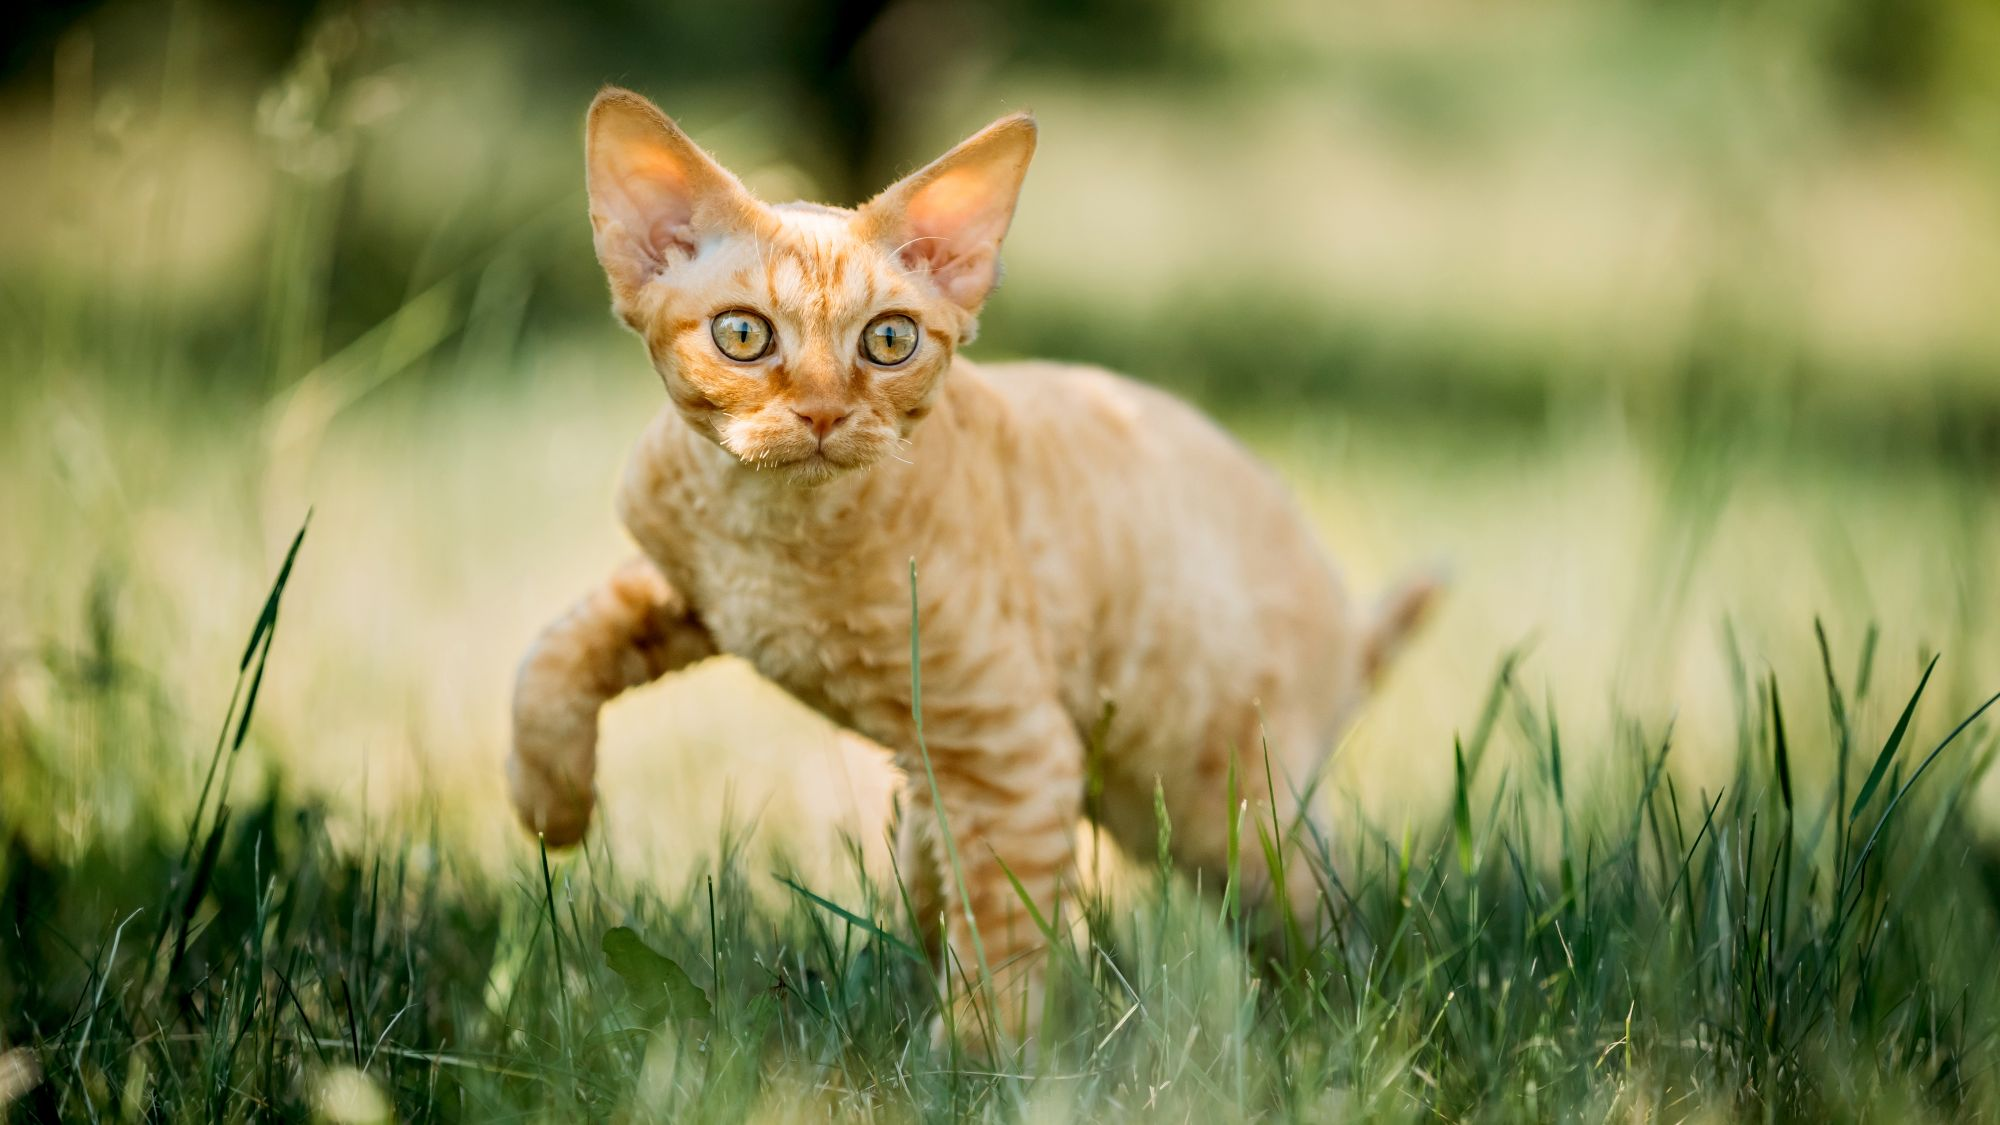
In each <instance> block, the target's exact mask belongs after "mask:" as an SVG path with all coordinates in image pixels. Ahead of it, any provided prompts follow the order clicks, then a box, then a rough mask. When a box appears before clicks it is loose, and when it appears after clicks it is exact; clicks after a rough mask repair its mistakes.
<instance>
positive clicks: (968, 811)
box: [898, 698, 1083, 1047]
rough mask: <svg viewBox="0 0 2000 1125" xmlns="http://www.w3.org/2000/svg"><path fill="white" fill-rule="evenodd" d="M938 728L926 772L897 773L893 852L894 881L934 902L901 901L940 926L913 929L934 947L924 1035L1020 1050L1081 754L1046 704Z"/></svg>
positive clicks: (1034, 1026) (1068, 859)
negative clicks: (900, 792)
mask: <svg viewBox="0 0 2000 1125" xmlns="http://www.w3.org/2000/svg"><path fill="white" fill-rule="evenodd" d="M926 706H927V709H929V707H930V700H929V699H928V698H927V699H926ZM937 710H938V711H939V712H940V713H944V712H945V711H946V708H945V707H942V706H940V707H938V708H937ZM982 716H983V717H984V721H971V722H968V721H966V720H968V719H971V720H978V719H980V718H981V717H982ZM939 726H940V728H941V729H938V730H936V731H934V732H932V733H931V735H930V737H929V738H928V739H927V740H926V743H927V747H928V751H929V769H928V770H927V769H926V768H925V765H924V763H923V761H922V760H921V754H919V755H918V759H919V760H915V761H906V763H905V765H906V766H907V767H908V776H909V782H908V789H907V791H906V794H905V798H904V802H903V813H902V815H903V823H902V826H901V832H902V834H903V835H902V839H901V841H900V846H899V849H898V850H899V852H900V854H901V857H902V860H901V862H902V864H903V866H904V868H905V870H904V871H903V876H904V878H905V879H906V880H909V881H910V882H911V884H912V886H921V887H926V888H932V889H934V890H935V891H937V892H939V893H936V894H935V895H930V894H924V895H913V899H915V900H917V901H918V902H919V903H920V905H918V907H917V908H918V910H919V911H920V912H922V911H928V910H935V911H936V912H937V914H939V915H942V917H937V916H935V915H934V916H932V917H928V918H925V917H920V918H919V919H918V921H919V924H920V925H922V926H923V927H925V928H926V929H927V930H932V931H934V930H936V929H940V928H941V929H942V931H943V935H944V938H945V940H944V942H943V943H942V944H943V965H942V971H943V974H944V977H945V986H946V992H947V994H948V995H949V996H950V997H951V1003H950V1007H949V1009H948V1011H947V1012H945V1013H941V1015H940V1018H939V1022H938V1025H937V1026H936V1027H935V1028H934V1031H936V1032H937V1033H938V1035H939V1036H940V1037H942V1036H943V1035H946V1034H950V1035H954V1036H956V1037H957V1039H958V1040H959V1041H960V1042H962V1043H966V1044H968V1045H972V1046H974V1047H983V1046H985V1045H988V1044H992V1045H996V1046H1000V1045H1005V1044H1011V1043H1020V1042H1024V1041H1026V1040H1027V1039H1028V1038H1029V1037H1031V1036H1033V1035H1034V1034H1035V1033H1036V1031H1037V1030H1038V1029H1039V1027H1040V1024H1041V1013H1042V1003H1043V986H1044V978H1045V970H1046V967H1047V959H1048V939H1047V935H1046V934H1045V933H1044V931H1043V928H1042V927H1043V925H1047V926H1049V927H1051V928H1059V927H1061V926H1062V925H1063V924H1064V923H1063V919H1062V904H1061V899H1062V894H1063V889H1064V888H1065V886H1067V885H1068V883H1069V880H1070V878H1071V876H1072V875H1073V873H1074V859H1075V844H1076V826H1077V818H1078V816H1079V815H1080V814H1081V806H1082V794H1083V788H1082V786H1083V748H1082V743H1081V741H1080V740H1079V739H1078V737H1077V733H1076V728H1075V726H1074V725H1073V724H1072V723H1071V722H1070V719H1069V716H1068V714H1067V713H1065V712H1064V711H1063V709H1062V707H1061V705H1060V704H1058V703H1056V702H1055V701H1053V700H1050V701H1048V702H1047V703H1044V704H1041V705H1038V706H1033V707H1030V708H1028V709H1026V710H1025V711H1022V710H1016V709H1008V710H1007V711H1006V712H995V711H985V710H983V709H977V708H973V709H967V712H966V713H965V715H964V717H963V718H960V719H955V720H954V721H952V722H950V723H946V724H939ZM933 785H935V799H934V798H933ZM940 810H942V815H940ZM947 834H948V838H949V841H950V842H949V845H947V843H946V840H947ZM925 863H928V864H929V867H928V868H927V869H925V868H924V867H923V865H924V864H925ZM1031 906H1032V909H1031ZM1037 914H1039V915H1040V919H1041V920H1040V923H1038V922H1037V920H1036V915H1037Z"/></svg>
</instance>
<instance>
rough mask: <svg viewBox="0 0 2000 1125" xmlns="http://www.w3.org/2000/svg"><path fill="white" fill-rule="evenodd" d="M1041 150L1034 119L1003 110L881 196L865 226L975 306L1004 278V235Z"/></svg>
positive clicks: (865, 215) (958, 299) (957, 298)
mask: <svg viewBox="0 0 2000 1125" xmlns="http://www.w3.org/2000/svg"><path fill="white" fill-rule="evenodd" d="M1034 155H1035V119H1034V118H1032V117H1030V116H1028V115H1027V114H1025V113H1017V114H1014V115H1013V116H1011V117H1003V118H1001V119H1000V120H998V121H995V122H994V123H993V124H991V125H988V126H987V127H986V128H984V129H981V130H980V131H979V132H978V133H976V134H974V135H973V136H972V137H971V138H970V139H968V140H966V141H964V142H963V143H961V144H960V145H959V146H958V147H957V148H954V149H952V150H951V151H950V152H947V153H945V154H944V155H943V156H940V157H938V158H937V159H936V160H934V161H932V162H931V163H930V164H928V165H926V166H924V167H923V168H920V169H918V170H917V171H915V172H913V173H911V174H910V175H908V176H906V177H904V178H903V179H901V180H899V181H897V182H896V184H895V185H893V186H892V187H890V188H889V190H887V191H885V192H883V193H882V194H881V195H878V196H876V197H875V199H874V200H873V201H871V202H870V203H869V204H868V205H867V206H866V207H864V208H862V211H861V214H862V221H863V223H864V231H865V233H866V234H867V235H868V236H869V237H872V238H874V239H876V240H879V241H881V242H884V243H887V244H889V245H890V246H891V247H893V248H894V249H895V250H896V252H897V253H898V254H899V255H900V256H901V258H902V260H903V263H904V264H905V265H907V266H908V267H910V268H911V269H913V270H916V271H918V272H920V273H924V274H927V275H929V277H930V279H931V283H932V284H934V285H936V286H937V288H938V291H939V292H940V293H942V294H943V295H944V296H945V297H946V298H948V299H949V300H951V301H952V302H954V303H956V304H958V305H959V306H961V307H963V308H965V309H967V310H969V311H973V312H976V311H978V309H979V306H980V305H981V304H982V303H984V302H985V300H986V295H987V294H988V293H990V292H992V291H993V285H994V283H995V282H997V281H998V280H999V279H1000V239H1001V238H1002V237H1004V236H1005V235H1006V233H1007V224H1008V223H1009V222H1010V221H1012V220H1013V218H1014V201H1015V200H1016V199H1017V198H1019V196H1020V194H1021V181H1022V179H1023V178H1025V177H1026V176H1027V174H1028V161H1029V159H1030V158H1032V157H1033V156H1034Z"/></svg>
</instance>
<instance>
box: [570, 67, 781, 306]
mask: <svg viewBox="0 0 2000 1125" xmlns="http://www.w3.org/2000/svg"><path fill="white" fill-rule="evenodd" d="M584 158H585V163H586V166H587V172H588V176H589V185H590V226H591V230H592V232H593V233H594V235H595V236H596V241H597V260H598V261H599V262H601V263H603V265H604V272H605V274H606V275H608V276H609V277H610V279H611V291H612V295H613V297H614V298H615V299H616V300H617V301H618V303H619V304H620V305H623V304H624V303H625V302H626V301H627V300H629V299H630V298H631V296H632V295H633V294H634V293H636V292H637V291H638V289H639V287H640V286H642V285H644V284H645V283H646V282H647V281H648V280H650V279H651V278H652V277H654V276H655V275H656V274H658V273H659V272H660V271H661V270H664V269H666V268H667V267H669V266H671V265H672V264H674V263H675V262H678V261H685V260H686V259H688V258H692V257H693V256H694V255H695V253H696V251H697V250H698V248H699V246H700V243H701V239H702V237H703V236H704V235H707V234H712V233H717V232H721V231H725V230H728V229H731V228H732V227H740V226H742V225H744V224H745V223H747V222H749V221H750V219H751V217H752V215H753V214H754V212H755V210H756V207H757V204H756V201H755V200H753V199H752V198H751V197H750V194H749V192H747V191H745V190H744V189H743V185H742V184H741V183H740V182H738V181H737V179H736V177H735V176H732V175H730V174H729V172H728V170H727V169H725V168H723V167H722V165H720V164H717V163H716V162H715V160H714V159H713V158H712V157H710V156H709V155H708V154H707V153H705V152H703V151H702V150H701V149H700V148H698V147H696V145H695V143H694V142H693V141H691V140H689V139H688V138H687V134H686V133H683V132H681V131H680V127H679V126H677V125H675V124H674V123H673V122H672V121H671V120H669V119H668V117H667V115H666V114H664V113H661V112H660V109H659V107H658V106H656V105H654V104H653V103H652V102H650V101H647V100H646V99H645V98H643V97H641V96H639V95H638V94H635V93H633V92H632V91H630V90H621V89H618V88H617V87H615V86H614V87H607V88H605V89H604V90H603V91H602V92H601V93H599V94H598V95H597V98H596V100H595V101H593V102H591V103H590V118H589V122H588V124H587V125H586V126H585V140H584Z"/></svg>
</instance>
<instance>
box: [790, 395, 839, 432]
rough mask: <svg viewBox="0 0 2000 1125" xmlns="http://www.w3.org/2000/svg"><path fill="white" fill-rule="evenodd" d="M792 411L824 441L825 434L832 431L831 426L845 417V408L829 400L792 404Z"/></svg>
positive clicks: (836, 424) (837, 423)
mask: <svg viewBox="0 0 2000 1125" xmlns="http://www.w3.org/2000/svg"><path fill="white" fill-rule="evenodd" d="M792 413H794V414H796V415H798V416H799V421H801V422H804V423H805V424H806V425H808V426H811V427H812V432H813V434H814V435H815V436H817V437H818V438H819V439H820V440H822V441H824V440H826V435H828V434H830V433H832V432H833V428H834V427H835V426H838V425H840V423H841V421H842V420H843V419H845V418H846V417H847V408H846V407H845V406H840V405H837V404H834V403H830V402H829V403H812V404H808V405H802V406H794V407H792Z"/></svg>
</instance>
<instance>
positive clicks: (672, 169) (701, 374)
mask: <svg viewBox="0 0 2000 1125" xmlns="http://www.w3.org/2000/svg"><path fill="white" fill-rule="evenodd" d="M1034 151H1035V123H1034V121H1033V120H1032V119H1031V118H1029V117H1027V116H1026V115H1016V116H1013V117H1004V118H1001V119H1000V120H999V121H996V122H994V123H993V124H991V125H989V126H987V127H986V128H985V129H983V130H981V131H980V132H979V133H978V134H976V135H974V136H973V137H972V138H971V139H970V140H967V141H965V142H964V143H963V144H960V145H959V146H958V147H957V148H954V149H952V150H951V151H950V152H948V153H946V154H945V155H943V156H942V157H939V158H938V159H937V160H936V161H934V162H932V163H931V164H929V165H927V166H926V167H924V168H922V169H920V170H918V171H917V172H915V173H913V174H911V175H909V176H907V177H905V178H904V179H902V180H901V181H899V182H897V183H896V184H895V185H893V186H891V187H890V188H889V189H888V190H887V191H884V192H883V193H882V194H881V195H878V196H876V197H875V199H874V200H872V201H870V202H869V203H867V204H866V205H864V206H862V207H860V208H858V209H855V210H845V209H841V208H834V207H821V206H818V205H815V204H808V203H788V204H780V205H776V206H773V205H768V204H765V203H763V202H761V201H759V200H758V199H756V198H755V197H754V196H752V195H751V194H750V193H749V192H748V191H746V190H745V189H744V187H743V185H742V184H741V183H740V182H738V181H737V179H736V177H735V176H732V175H730V174H729V172H728V171H727V170H725V169H724V168H723V167H722V166H721V165H719V164H717V163H716V162H715V161H714V160H713V159H712V158H710V157H709V156H708V154H707V153H704V152H703V151H702V150H701V149H699V148H697V147H696V146H695V144H694V142H692V141H690V140H688V138H687V136H686V134H684V133H682V132H681V131H680V129H679V128H677V127H676V126H675V125H674V123H673V122H672V121H670V120H668V119H667V116H666V115H665V114H663V113H661V112H660V111H659V109H658V108H657V107H655V106H654V105H653V103H651V102H649V101H647V100H646V99H645V98H643V97H640V96H639V95H637V94H634V93H631V92H630V91H627V90H618V89H607V90H605V91H604V92H603V93H601V94H599V95H598V96H597V100H596V101H595V102H593V103H592V104H591V107H590V119H589V125H588V141H587V162H588V167H589V178H590V222H591V226H592V228H593V230H594V231H595V233H596V241H597V257H598V260H599V261H600V262H602V263H603V265H604V271H605V273H606V274H607V275H608V276H609V278H610V280H611V298H612V307H613V309H614V310H616V312H617V313H618V315H619V316H620V317H621V318H622V319H623V320H624V321H625V323H626V324H628V325H630V326H631V327H632V329H633V330H634V331H636V332H638V333H639V335H640V336H642V337H644V338H645V341H646V347H647V349H648V351H649V352H651V354H652V357H653V366H654V367H655V368H657V369H658V370H659V373H660V377H661V378H662V379H664V380H665V382H666V386H667V391H668V394H669V395H670V396H671V397H672V399H673V402H674V405H675V406H676V407H678V408H679V410H680V412H681V414H682V416H683V417H685V418H686V419H687V421H688V423H689V424H690V425H691V426H693V427H694V428H695V430H696V431H698V432H699V433H701V434H703V435H705V436H707V437H709V438H710V439H712V440H714V441H715V442H716V443H717V444H719V445H721V446H722V448H724V449H726V450H728V451H729V452H730V453H732V454H734V455H735V456H736V457H737V459H738V460H740V461H741V462H742V463H743V464H745V465H749V466H752V467H754V468H761V469H772V470H776V471H780V472H783V473H785V474H786V475H787V476H789V477H790V478H792V479H795V480H797V481H800V482H802V483H812V482H817V481H821V480H826V479H828V478H830V477H832V476H834V475H836V474H838V473H841V472H843V471H846V470H852V469H861V468H865V467H867V466H869V465H872V464H874V463H875V462H877V461H879V460H881V459H882V458H884V457H886V456H890V455H892V454H894V452H895V450H896V447H897V446H898V445H899V444H900V443H901V442H902V441H903V440H904V439H905V438H907V437H908V435H909V433H910V430H911V429H912V428H913V427H914V426H915V425H916V424H917V423H918V422H919V421H921V420H922V419H923V417H924V415H925V414H927V413H929V411H930V409H931V406H932V405H933V404H934V403H935V402H936V400H937V396H938V393H939V391H940V389H941V387H942V385H943V379H944V375H945V372H946V370H947V369H948V368H949V367H950V366H951V357H952V352H953V350H954V349H955V348H956V347H957V346H958V345H959V344H961V343H963V342H965V341H966V340H968V339H970V338H971V337H972V333H973V331H974V329H975V327H976V322H977V315H978V312H979V307H980V305H981V304H982V303H983V302H984V301H985V300H986V295H987V294H988V293H989V292H991V290H992V288H993V285H994V283H995V282H996V281H997V280H998V278H999V272H1000V239H1001V237H1002V236H1004V235H1005V234H1006V233H1007V224H1008V221H1009V219H1011V218H1012V216H1013V213H1014V200H1015V197H1016V196H1017V195H1018V194H1019V193H1020V189H1021V180H1022V178H1023V177H1024V176H1025V175H1026V174H1027V170H1028V160H1029V158H1030V157H1031V156H1033V155H1034Z"/></svg>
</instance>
